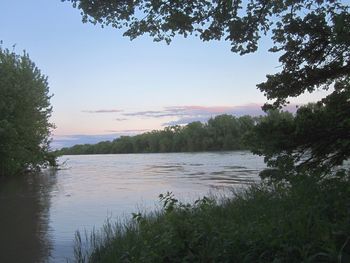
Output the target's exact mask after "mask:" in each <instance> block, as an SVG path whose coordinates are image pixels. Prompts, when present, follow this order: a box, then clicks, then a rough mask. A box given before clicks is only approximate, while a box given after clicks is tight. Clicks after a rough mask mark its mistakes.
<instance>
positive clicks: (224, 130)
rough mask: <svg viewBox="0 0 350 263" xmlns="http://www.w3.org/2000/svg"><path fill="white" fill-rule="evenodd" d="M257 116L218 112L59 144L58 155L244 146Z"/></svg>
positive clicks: (240, 148) (175, 150) (214, 148)
mask: <svg viewBox="0 0 350 263" xmlns="http://www.w3.org/2000/svg"><path fill="white" fill-rule="evenodd" d="M257 121H258V118H256V117H251V116H242V117H239V118H236V117H234V116H232V115H219V116H216V117H215V118H211V119H210V120H209V121H208V122H207V123H201V122H198V121H197V122H192V123H189V124H187V125H186V126H178V125H177V126H170V127H166V128H165V129H163V130H154V131H151V132H146V133H143V134H140V135H135V136H122V137H120V138H117V139H115V140H113V141H112V142H109V141H105V142H100V143H97V144H94V145H91V144H84V145H75V146H73V147H70V148H62V149H61V150H60V151H58V152H57V154H59V155H68V154H111V153H158V152H199V151H222V150H225V151H228V150H243V149H247V147H246V145H245V143H244V137H245V135H246V134H247V133H248V132H249V131H251V130H252V128H253V127H254V125H255V123H256V122H257Z"/></svg>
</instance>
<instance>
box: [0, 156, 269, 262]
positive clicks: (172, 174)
mask: <svg viewBox="0 0 350 263" xmlns="http://www.w3.org/2000/svg"><path fill="white" fill-rule="evenodd" d="M60 161H61V162H64V161H67V162H66V166H65V169H62V170H60V171H58V172H57V173H56V174H52V173H51V174H49V173H45V174H42V175H36V176H28V177H16V178H0V211H1V212H0V213H1V216H0V231H1V232H0V233H1V234H0V246H1V253H0V262H1V263H2V262H5V263H6V262H19V263H21V262H46V261H48V262H65V261H66V259H67V258H70V257H71V256H72V253H73V250H72V245H73V239H74V232H75V231H76V230H82V231H84V230H87V231H90V230H92V229H93V228H94V227H96V228H99V227H101V226H102V224H103V223H104V222H105V220H106V218H107V217H110V218H111V219H112V220H114V219H116V218H120V217H124V218H125V217H130V214H131V212H135V211H136V210H138V209H141V210H147V209H153V208H154V207H155V206H157V205H159V202H158V195H159V194H160V193H165V192H166V191H172V192H173V193H174V194H175V195H176V197H177V198H179V199H180V200H183V201H193V200H195V199H197V198H198V197H201V196H203V195H206V194H208V192H209V191H213V192H214V193H220V191H225V189H228V188H231V187H240V186H242V185H246V184H249V183H253V182H255V181H257V180H258V177H257V174H258V173H259V171H261V170H262V169H263V168H264V167H265V165H264V162H263V159H262V158H260V157H257V156H253V155H252V154H250V153H249V152H226V153H172V154H125V155H90V156H64V157H62V158H61V159H60Z"/></svg>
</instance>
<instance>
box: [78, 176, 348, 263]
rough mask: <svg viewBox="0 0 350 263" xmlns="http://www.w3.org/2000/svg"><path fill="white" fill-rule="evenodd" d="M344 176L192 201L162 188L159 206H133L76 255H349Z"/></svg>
mask: <svg viewBox="0 0 350 263" xmlns="http://www.w3.org/2000/svg"><path fill="white" fill-rule="evenodd" d="M349 178H350V176H349V173H348V174H346V173H345V172H344V173H338V174H337V176H332V177H330V178H326V179H323V180H315V179H314V178H312V177H304V179H302V180H298V181H295V182H294V183H293V184H290V183H288V184H287V183H278V184H267V183H261V184H259V185H254V186H251V187H249V188H248V189H246V190H244V191H242V192H240V193H236V194H234V196H233V197H231V198H225V199H221V200H217V199H213V198H203V199H200V200H197V201H196V202H195V203H194V204H191V205H190V204H183V203H180V202H178V200H176V199H175V198H174V197H173V196H172V195H171V193H167V194H166V195H161V196H160V198H161V201H162V202H163V205H164V207H163V209H162V210H161V211H156V212H152V213H149V214H146V215H144V214H141V213H137V214H133V219H132V220H130V221H128V222H124V223H121V222H119V223H116V224H112V223H110V222H108V223H107V224H106V225H105V226H104V228H103V229H102V230H100V231H94V232H93V233H92V234H91V236H90V237H89V238H88V239H89V242H90V248H89V249H88V250H87V251H84V249H83V245H82V243H83V242H82V240H81V235H80V233H77V236H76V246H75V252H76V253H75V262H350V179H349Z"/></svg>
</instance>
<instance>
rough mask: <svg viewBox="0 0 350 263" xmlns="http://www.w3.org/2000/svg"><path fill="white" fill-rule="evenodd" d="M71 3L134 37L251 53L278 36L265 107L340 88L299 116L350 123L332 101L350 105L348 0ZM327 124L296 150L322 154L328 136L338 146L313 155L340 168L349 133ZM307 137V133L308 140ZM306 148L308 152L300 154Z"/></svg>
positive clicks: (87, 16) (266, 150)
mask: <svg viewBox="0 0 350 263" xmlns="http://www.w3.org/2000/svg"><path fill="white" fill-rule="evenodd" d="M65 1H69V2H72V3H73V6H74V7H76V8H78V9H80V10H81V12H82V16H83V21H84V22H92V23H94V24H96V23H99V24H101V25H102V26H104V25H110V26H112V27H115V28H119V29H121V28H124V29H125V32H124V35H125V36H128V37H130V38H131V39H134V38H136V37H138V36H140V35H143V34H145V33H148V34H149V35H150V36H151V37H153V39H154V40H155V41H163V40H164V41H166V42H167V43H170V41H171V39H172V38H173V37H174V36H175V35H177V34H179V35H183V36H185V37H186V36H188V35H192V34H194V35H195V36H198V37H199V38H200V39H202V40H203V41H209V40H222V39H223V40H225V41H229V42H230V43H231V46H232V48H231V50H232V51H233V52H236V53H239V54H241V55H244V54H248V53H252V52H255V51H256V50H257V49H258V45H259V40H260V38H261V37H262V36H271V39H272V41H273V44H272V46H271V48H270V49H269V51H270V52H274V53H277V54H279V62H280V63H281V71H280V72H278V73H276V74H273V75H267V80H266V81H265V82H263V83H260V84H258V85H257V87H258V88H259V89H260V90H261V91H262V92H263V93H264V94H265V95H266V97H267V99H269V100H274V101H273V104H265V106H264V109H265V110H268V109H273V108H281V107H282V106H283V105H285V104H287V103H288V100H289V98H290V97H297V96H299V95H301V94H303V93H304V92H313V91H314V90H316V89H325V90H328V89H330V88H334V91H333V93H332V94H331V95H330V96H328V97H327V98H325V99H324V100H322V101H320V102H319V105H322V106H320V107H321V108H322V110H321V108H320V110H311V111H310V109H309V108H305V109H303V110H302V111H307V112H309V113H308V114H306V113H300V116H299V117H300V118H304V117H301V116H308V118H311V119H313V120H316V119H317V116H320V115H319V114H321V113H320V111H322V112H323V111H327V112H328V113H324V114H325V115H326V116H327V119H329V120H333V119H336V120H340V123H348V122H349V119H350V115H349V111H348V110H344V108H341V107H338V106H337V105H336V103H331V101H333V98H337V99H339V100H341V101H342V102H345V103H344V105H345V106H344V107H345V108H346V107H347V106H348V102H349V100H350V95H349V88H350V14H349V5H348V3H347V2H346V1H341V0H288V1H287V0H275V1H269V0H246V1H242V0H191V1H187V0H184V1H162V0H119V1H115V0H105V1H90V0H65ZM305 114H306V115H305ZM299 117H298V118H299ZM318 120H319V121H323V119H318ZM296 121H297V122H298V123H299V124H300V125H301V124H302V123H303V125H306V126H307V125H308V123H307V122H306V121H304V122H302V121H300V120H296ZM332 123H333V122H332ZM314 124H315V123H314ZM337 124H339V123H337ZM306 126H305V127H306ZM300 127H301V126H300ZM344 127H348V126H347V125H345V126H344ZM320 128H322V129H323V130H322V132H320V133H318V136H317V140H311V141H310V143H308V144H305V143H304V142H303V140H300V141H298V142H300V144H297V143H296V142H294V143H293V144H292V146H293V147H294V148H293V150H291V149H290V152H293V153H296V152H299V153H301V152H303V151H304V152H310V151H311V152H313V153H315V151H314V150H315V149H317V147H318V145H323V147H325V146H326V145H325V144H322V142H324V141H327V145H329V146H331V145H333V147H330V148H329V149H331V150H317V154H316V155H315V154H312V155H311V156H312V158H313V159H312V160H311V161H310V162H312V163H315V164H320V165H322V164H323V162H324V161H327V160H330V159H333V160H334V161H331V162H328V164H329V165H335V164H339V163H341V162H342V161H343V160H346V159H347V158H349V157H350V154H349V152H350V150H349V148H350V144H349V136H348V135H347V134H348V132H347V131H346V130H344V129H343V128H341V127H340V130H342V132H345V135H344V134H342V133H340V132H339V133H338V132H334V130H333V129H332V126H331V124H327V123H325V122H323V124H322V125H321V126H320ZM338 128H339V126H337V129H338ZM301 129H302V130H303V131H304V132H306V131H307V130H306V129H304V128H301ZM282 130H283V129H282ZM282 130H281V131H282ZM301 134H302V133H299V136H300V138H302V137H303V136H302V135H301ZM304 135H307V134H306V133H304ZM307 137H308V136H306V137H305V138H307ZM291 138H292V137H290V138H289V140H291ZM277 141H278V140H277ZM279 142H281V141H279ZM271 143H272V142H271ZM274 144H275V143H274ZM265 146H266V147H267V148H260V150H259V151H260V152H261V153H262V154H265V153H266V154H269V147H270V146H267V145H265ZM275 146H276V145H275ZM286 146H287V144H284V143H282V142H281V144H280V145H279V146H278V147H275V148H274V149H275V150H276V152H275V154H274V155H275V156H278V155H281V156H282V155H285V151H284V148H283V147H286ZM305 146H307V149H304V150H303V151H300V149H303V148H304V147H305ZM277 149H279V150H277ZM339 149H341V150H339ZM333 155H334V156H336V158H335V159H336V161H335V159H334V158H332V156H333ZM298 158H299V157H298ZM298 158H296V159H295V158H292V159H294V160H297V159H298Z"/></svg>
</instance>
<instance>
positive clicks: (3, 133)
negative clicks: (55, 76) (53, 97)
mask: <svg viewBox="0 0 350 263" xmlns="http://www.w3.org/2000/svg"><path fill="white" fill-rule="evenodd" d="M51 112H52V108H51V106H50V96H49V88H48V83H47V78H46V77H45V76H44V75H42V74H41V72H40V70H39V69H38V68H37V67H36V66H35V64H34V63H33V62H32V61H31V60H30V58H29V56H28V54H26V53H24V54H23V55H22V56H19V55H16V54H15V53H13V52H10V51H9V50H7V49H2V48H1V47H0V175H13V174H17V173H22V172H24V171H27V170H33V169H34V170H35V169H39V167H40V166H42V165H46V164H51V165H53V164H55V157H54V156H53V155H52V154H50V153H49V135H50V129H51V128H52V127H53V125H52V124H51V123H49V117H50V115H51Z"/></svg>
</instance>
